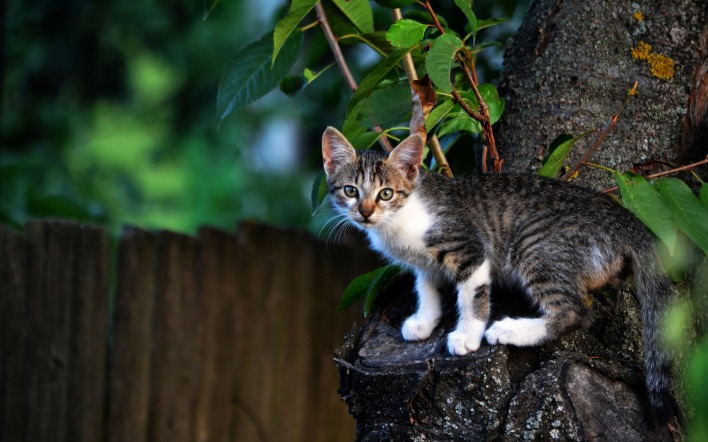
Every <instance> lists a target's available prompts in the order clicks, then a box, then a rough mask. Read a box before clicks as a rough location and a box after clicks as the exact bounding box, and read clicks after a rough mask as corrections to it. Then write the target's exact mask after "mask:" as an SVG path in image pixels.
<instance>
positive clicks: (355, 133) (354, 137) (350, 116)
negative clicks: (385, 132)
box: [342, 100, 382, 149]
mask: <svg viewBox="0 0 708 442" xmlns="http://www.w3.org/2000/svg"><path fill="white" fill-rule="evenodd" d="M365 105H366V102H365V101H364V100H362V101H360V102H359V103H358V104H357V105H355V106H354V108H353V109H352V110H351V111H350V112H349V113H347V116H346V118H345V119H344V123H343V124H342V134H343V135H344V136H345V137H346V138H347V140H349V142H350V143H351V145H352V146H354V148H355V149H368V148H369V147H371V146H372V145H373V144H374V143H375V142H376V140H378V139H379V137H380V136H381V135H382V134H379V133H376V132H369V131H368V130H367V129H366V127H364V126H363V125H362V124H361V123H360V122H359V121H358V120H357V118H358V116H359V113H360V111H361V110H362V109H363V108H364V106H365Z"/></svg>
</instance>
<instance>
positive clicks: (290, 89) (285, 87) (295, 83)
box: [280, 75, 307, 97]
mask: <svg viewBox="0 0 708 442" xmlns="http://www.w3.org/2000/svg"><path fill="white" fill-rule="evenodd" d="M305 86H307V79H306V78H305V76H304V75H286V76H285V77H283V79H282V80H280V90H281V91H282V92H283V93H284V94H285V95H287V96H288V97H295V96H297V95H298V94H299V93H300V92H302V91H303V90H304V89H305Z"/></svg>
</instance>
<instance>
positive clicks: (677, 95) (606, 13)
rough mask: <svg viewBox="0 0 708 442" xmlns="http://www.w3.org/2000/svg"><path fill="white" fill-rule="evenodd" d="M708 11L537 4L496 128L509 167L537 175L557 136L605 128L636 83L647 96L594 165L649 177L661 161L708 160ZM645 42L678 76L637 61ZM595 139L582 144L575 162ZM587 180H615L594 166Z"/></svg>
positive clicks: (699, 4) (513, 60)
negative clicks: (636, 50)
mask: <svg viewBox="0 0 708 442" xmlns="http://www.w3.org/2000/svg"><path fill="white" fill-rule="evenodd" d="M707 8H708V3H706V2H705V1H704V0H674V1H662V2H655V1H637V2H629V1H621V2H617V1H610V0H603V1H593V2H569V1H563V0H540V1H535V2H533V4H532V5H531V7H530V9H529V12H528V13H527V15H526V17H525V19H524V22H523V24H522V25H521V27H520V29H519V30H518V32H517V33H516V35H515V36H514V38H513V43H512V47H511V49H510V50H509V51H508V52H507V53H506V54H505V66H504V73H503V75H502V81H501V85H500V86H501V87H500V89H501V91H502V94H503V96H504V97H505V98H506V100H507V106H506V109H505V111H504V115H503V117H502V119H501V120H500V122H499V125H498V127H497V128H496V136H497V144H498V146H499V148H500V152H501V155H502V156H503V157H504V159H505V170H506V171H512V170H513V171H535V170H537V169H538V168H540V166H541V163H542V159H543V158H544V156H545V154H546V151H547V147H548V145H549V144H550V143H551V141H553V139H555V138H556V137H557V136H558V135H560V134H562V133H572V134H574V135H579V134H581V133H583V132H586V131H589V130H599V129H602V128H603V127H604V126H605V125H606V124H607V122H608V121H609V120H610V118H611V117H612V115H613V114H614V113H615V112H617V111H618V110H619V109H620V107H621V105H622V102H623V101H624V100H625V97H626V96H627V91H628V90H629V89H630V88H631V87H632V85H633V84H634V82H635V81H636V82H638V94H637V95H636V96H635V97H634V98H633V99H632V100H631V102H630V104H629V106H628V107H627V108H626V109H625V110H624V112H623V113H622V114H621V115H620V120H619V122H618V123H617V125H616V126H614V127H613V128H612V130H611V131H610V132H609V134H608V135H607V137H606V138H605V140H604V141H603V142H602V144H601V145H600V147H599V148H598V150H597V151H596V152H595V154H594V155H593V156H592V158H591V161H592V162H594V163H599V164H603V165H605V166H608V167H611V168H613V169H616V170H619V171H622V172H624V171H627V170H630V169H632V168H637V170H638V171H640V172H645V173H649V172H655V171H657V170H659V169H661V168H662V167H664V168H665V166H662V165H661V164H659V163H657V161H666V162H668V163H670V164H685V162H687V161H690V160H694V159H699V158H703V157H705V155H706V153H708V146H707V145H706V142H705V141H706V139H705V133H706V127H707V126H708V125H707V124H706V101H708V97H706V95H708V87H707V86H708V84H707V83H708V75H707V72H706V71H707V70H708V64H706V60H707V58H706V40H707V39H708V35H706V14H707V11H706V9H707ZM636 12H641V13H642V14H643V17H644V18H643V20H638V19H637V18H635V16H634V13H636ZM640 41H642V42H645V43H648V44H650V45H651V46H652V52H654V53H657V54H662V55H665V56H667V57H670V58H671V59H673V60H674V62H675V75H674V76H673V78H671V79H668V80H667V79H660V78H657V77H655V76H654V75H652V73H651V71H650V67H649V64H648V63H647V61H646V60H638V59H635V58H633V57H632V54H631V48H633V47H637V45H638V44H639V42H640ZM593 139H594V135H591V136H588V137H587V138H585V139H583V140H581V141H579V142H578V143H576V145H575V147H574V149H573V150H572V151H571V155H570V157H569V160H568V162H567V164H569V165H570V166H572V165H574V164H575V163H576V162H577V161H578V160H579V159H580V157H581V156H582V154H583V153H584V152H585V151H586V150H587V149H588V148H589V146H590V144H591V143H592V141H593ZM578 182H579V183H580V184H583V185H586V186H589V187H594V188H605V187H609V186H611V185H613V184H614V179H613V177H612V175H611V174H609V173H607V172H605V171H600V170H596V169H589V168H585V169H583V171H582V173H581V174H580V176H579V178H578Z"/></svg>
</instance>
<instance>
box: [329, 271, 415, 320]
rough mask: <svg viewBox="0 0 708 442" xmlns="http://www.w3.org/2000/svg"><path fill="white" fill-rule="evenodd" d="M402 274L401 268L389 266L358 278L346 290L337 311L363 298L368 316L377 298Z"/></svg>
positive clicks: (365, 313)
mask: <svg viewBox="0 0 708 442" xmlns="http://www.w3.org/2000/svg"><path fill="white" fill-rule="evenodd" d="M400 274H401V268H400V267H399V266H395V265H388V266H383V267H379V268H378V269H376V270H374V271H372V272H369V273H365V274H363V275H359V276H357V277H356V278H354V279H353V280H352V281H351V282H350V283H349V285H348V286H347V288H346V289H344V293H343V294H342V299H341V301H340V302H339V307H337V311H338V312H339V311H342V310H344V309H346V308H348V307H350V306H351V305H352V304H354V303H355V302H357V301H358V300H360V299H362V298H363V299H364V300H365V306H364V316H366V315H367V314H369V313H370V311H371V307H372V306H373V303H374V300H375V299H376V296H378V294H379V293H381V291H382V290H383V289H385V288H386V286H387V285H388V284H389V283H390V282H391V281H393V279H394V278H395V277H397V276H398V275H400Z"/></svg>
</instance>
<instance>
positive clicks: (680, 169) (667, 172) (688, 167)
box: [602, 158, 708, 193]
mask: <svg viewBox="0 0 708 442" xmlns="http://www.w3.org/2000/svg"><path fill="white" fill-rule="evenodd" d="M704 164H708V158H705V159H703V160H701V161H698V162H695V163H691V164H687V165H685V166H681V167H676V168H674V169H669V170H665V171H663V172H657V173H653V174H651V175H647V176H645V177H644V178H646V179H648V180H652V179H654V178H660V177H662V176H665V175H671V174H673V173H678V172H684V171H686V170H691V169H695V168H696V167H698V166H702V165H704ZM617 189H619V188H618V187H617V186H612V187H608V188H607V189H605V190H603V191H602V193H612V192H614V191H616V190H617Z"/></svg>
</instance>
